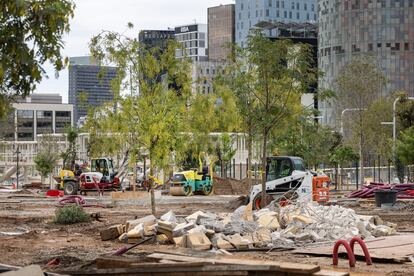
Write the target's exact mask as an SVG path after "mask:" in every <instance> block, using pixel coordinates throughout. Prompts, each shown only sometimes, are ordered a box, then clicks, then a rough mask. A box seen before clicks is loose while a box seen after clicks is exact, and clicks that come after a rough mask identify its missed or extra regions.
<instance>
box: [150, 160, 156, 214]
mask: <svg viewBox="0 0 414 276" xmlns="http://www.w3.org/2000/svg"><path fill="white" fill-rule="evenodd" d="M151 160H152V159H151V157H150V176H154V165H153V162H151ZM149 181H150V194H151V212H152V215H154V216H155V217H156V216H157V210H156V207H155V194H154V183H153V178H150V180H149Z"/></svg>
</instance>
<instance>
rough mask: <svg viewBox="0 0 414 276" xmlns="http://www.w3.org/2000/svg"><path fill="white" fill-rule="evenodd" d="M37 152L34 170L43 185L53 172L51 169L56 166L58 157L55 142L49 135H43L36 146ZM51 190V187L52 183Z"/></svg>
mask: <svg viewBox="0 0 414 276" xmlns="http://www.w3.org/2000/svg"><path fill="white" fill-rule="evenodd" d="M38 148H39V150H38V152H37V155H36V157H35V158H34V163H35V166H36V170H37V171H39V173H40V176H41V178H42V179H41V182H42V184H43V182H44V179H45V178H46V177H47V176H48V175H49V174H51V173H52V172H53V169H54V168H55V167H56V166H57V162H58V160H59V155H58V154H57V152H58V150H59V148H58V144H57V142H56V140H55V139H54V138H53V136H52V135H50V134H44V135H43V137H42V138H41V140H40V142H39V146H38ZM50 185H51V187H50V188H51V189H53V187H52V183H51V184H50Z"/></svg>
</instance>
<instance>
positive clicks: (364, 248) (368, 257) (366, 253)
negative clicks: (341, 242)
mask: <svg viewBox="0 0 414 276" xmlns="http://www.w3.org/2000/svg"><path fill="white" fill-rule="evenodd" d="M356 242H357V243H358V244H359V245H360V246H361V248H362V251H363V252H364V256H365V262H366V263H367V265H372V259H371V255H370V254H369V251H368V248H367V245H366V244H365V242H364V241H363V240H362V239H361V238H360V237H353V238H352V239H351V241H350V242H349V245H350V246H351V250H352V252H354V247H355V243H356ZM354 255H355V254H354Z"/></svg>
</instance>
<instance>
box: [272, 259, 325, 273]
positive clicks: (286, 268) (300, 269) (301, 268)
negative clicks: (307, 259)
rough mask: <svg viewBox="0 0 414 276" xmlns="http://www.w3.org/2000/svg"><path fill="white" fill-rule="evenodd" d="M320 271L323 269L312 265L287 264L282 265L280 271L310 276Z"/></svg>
mask: <svg viewBox="0 0 414 276" xmlns="http://www.w3.org/2000/svg"><path fill="white" fill-rule="evenodd" d="M320 270H321V268H320V267H319V266H316V265H311V264H299V263H286V262H282V263H280V271H283V272H288V273H295V274H304V275H310V274H313V273H315V272H318V271H320Z"/></svg>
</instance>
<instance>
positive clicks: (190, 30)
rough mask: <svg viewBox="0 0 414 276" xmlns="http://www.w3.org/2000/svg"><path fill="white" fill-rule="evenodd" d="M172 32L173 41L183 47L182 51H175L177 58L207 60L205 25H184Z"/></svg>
mask: <svg viewBox="0 0 414 276" xmlns="http://www.w3.org/2000/svg"><path fill="white" fill-rule="evenodd" d="M174 30H175V39H176V40H177V41H178V42H179V43H180V44H181V45H182V46H183V49H177V51H176V57H177V58H183V57H185V56H187V57H189V58H191V60H193V61H206V60H208V38H207V24H192V25H184V26H179V27H175V29H174Z"/></svg>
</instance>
